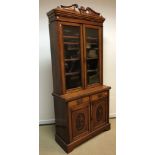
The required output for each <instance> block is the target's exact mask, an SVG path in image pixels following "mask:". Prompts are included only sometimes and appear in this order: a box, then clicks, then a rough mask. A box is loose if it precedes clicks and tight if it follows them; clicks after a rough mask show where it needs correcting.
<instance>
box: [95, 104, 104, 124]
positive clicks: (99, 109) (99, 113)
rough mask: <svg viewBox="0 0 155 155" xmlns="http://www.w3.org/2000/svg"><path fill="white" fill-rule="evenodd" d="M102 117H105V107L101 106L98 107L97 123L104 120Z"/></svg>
mask: <svg viewBox="0 0 155 155" xmlns="http://www.w3.org/2000/svg"><path fill="white" fill-rule="evenodd" d="M102 117H103V107H102V106H101V105H99V106H98V107H97V110H96V119H97V121H98V122H99V121H101V120H102Z"/></svg>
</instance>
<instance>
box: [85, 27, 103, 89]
mask: <svg viewBox="0 0 155 155" xmlns="http://www.w3.org/2000/svg"><path fill="white" fill-rule="evenodd" d="M86 28H92V29H97V30H98V35H99V58H98V59H99V62H98V63H99V83H93V84H90V85H88V84H87V62H86V61H87V60H86V59H87V58H86V54H87V51H86V35H85V32H86ZM102 28H103V27H102V26H94V25H87V24H84V25H83V46H84V49H83V51H84V63H83V64H84V75H85V82H84V83H85V84H84V86H85V88H90V87H96V86H99V85H102V84H103V79H102V78H103V60H102V59H103V58H102V57H103V45H102V41H103V38H102V37H103V31H102Z"/></svg>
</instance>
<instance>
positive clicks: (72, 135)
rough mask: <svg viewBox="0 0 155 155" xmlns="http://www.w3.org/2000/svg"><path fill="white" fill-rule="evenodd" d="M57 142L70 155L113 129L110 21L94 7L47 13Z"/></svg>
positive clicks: (59, 8) (70, 7)
mask: <svg viewBox="0 0 155 155" xmlns="http://www.w3.org/2000/svg"><path fill="white" fill-rule="evenodd" d="M47 15H48V18H49V32H50V33H49V34H50V45H51V58H52V71H53V96H54V108H55V119H56V135H55V139H56V141H57V143H58V144H59V145H60V146H61V147H62V148H63V149H64V150H65V151H66V152H68V153H69V152H71V151H72V150H73V148H75V147H76V146H78V145H80V144H81V143H83V142H84V141H86V140H88V139H90V138H92V137H93V136H95V135H97V134H99V133H101V132H103V131H106V130H109V129H110V124H109V90H110V87H109V86H105V85H103V22H104V20H105V19H104V17H102V16H101V15H100V14H99V13H97V12H95V11H94V10H92V9H91V8H89V7H87V8H84V7H82V6H81V7H78V5H77V4H73V5H71V6H60V7H57V8H56V9H53V10H51V11H49V12H48V13H47Z"/></svg>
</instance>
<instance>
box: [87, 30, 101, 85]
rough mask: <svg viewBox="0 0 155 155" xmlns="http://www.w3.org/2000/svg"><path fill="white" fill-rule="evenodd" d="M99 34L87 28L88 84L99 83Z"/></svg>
mask: <svg viewBox="0 0 155 155" xmlns="http://www.w3.org/2000/svg"><path fill="white" fill-rule="evenodd" d="M98 35H99V32H98V29H92V28H86V52H87V53H86V59H87V84H88V85H89V84H93V83H99V53H98V52H99V36H98Z"/></svg>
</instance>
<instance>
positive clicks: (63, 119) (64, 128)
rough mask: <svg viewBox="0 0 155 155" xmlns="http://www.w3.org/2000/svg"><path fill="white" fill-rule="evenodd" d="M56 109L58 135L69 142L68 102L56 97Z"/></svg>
mask: <svg viewBox="0 0 155 155" xmlns="http://www.w3.org/2000/svg"><path fill="white" fill-rule="evenodd" d="M54 109H55V120H56V135H58V136H59V137H61V138H62V139H63V140H64V141H65V143H69V131H68V113H67V112H68V110H67V104H66V103H65V102H63V101H62V100H61V99H60V98H58V97H54Z"/></svg>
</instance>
